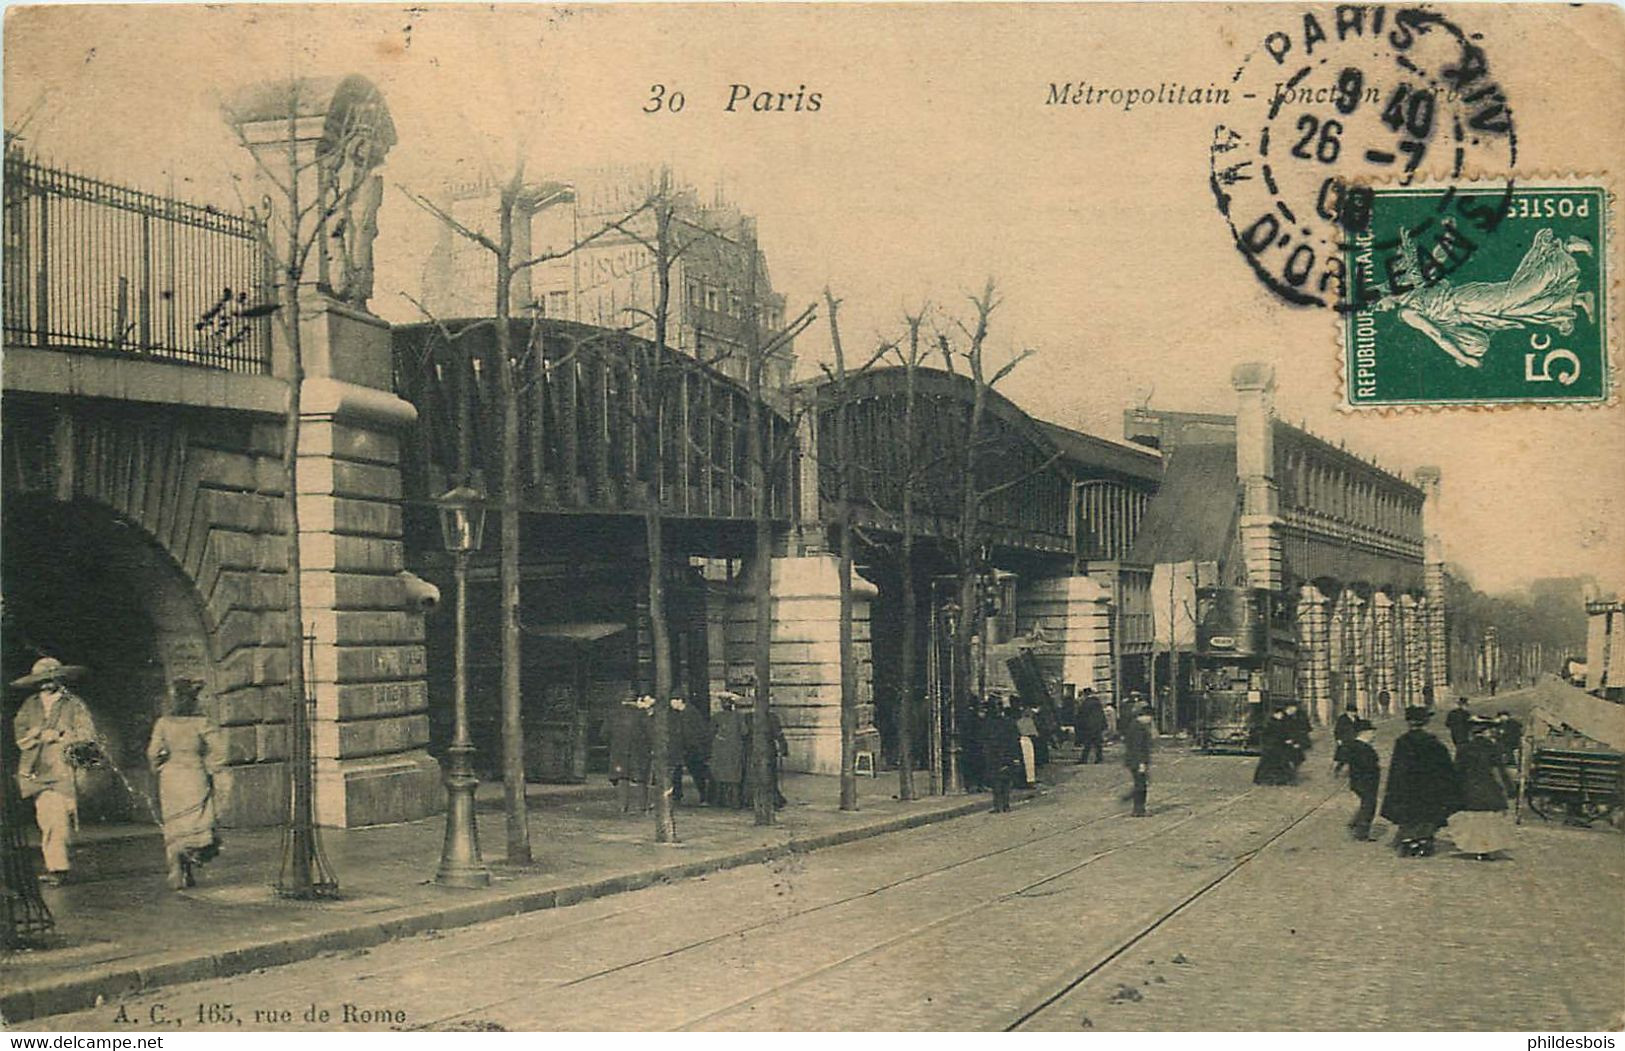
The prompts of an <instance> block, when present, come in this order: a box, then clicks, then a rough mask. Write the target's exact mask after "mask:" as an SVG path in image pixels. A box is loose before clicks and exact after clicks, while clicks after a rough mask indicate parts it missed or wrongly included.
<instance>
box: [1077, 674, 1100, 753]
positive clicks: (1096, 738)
mask: <svg viewBox="0 0 1625 1051" xmlns="http://www.w3.org/2000/svg"><path fill="white" fill-rule="evenodd" d="M1076 726H1077V734H1078V747H1079V752H1078V762H1079V763H1087V762H1089V756H1090V755H1091V754H1092V755H1093V756H1094V757H1095V759H1094V761H1095V762H1097V763H1099V762H1101V761H1102V760H1103V759H1104V756H1103V755H1102V751H1101V749H1102V746H1103V745H1104V743H1105V738H1106V708H1105V706H1104V705H1102V704H1101V703H1100V698H1099V697H1096V696H1095V691H1094V690H1089V689H1086V690H1084V691H1083V700H1082V701H1080V702H1078V717H1077V723H1076Z"/></svg>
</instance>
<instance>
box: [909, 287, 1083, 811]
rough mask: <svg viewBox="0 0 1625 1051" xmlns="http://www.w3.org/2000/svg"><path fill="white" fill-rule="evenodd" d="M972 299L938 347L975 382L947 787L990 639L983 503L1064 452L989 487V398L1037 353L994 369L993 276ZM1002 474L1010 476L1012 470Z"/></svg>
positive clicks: (954, 778) (956, 543) (962, 502)
mask: <svg viewBox="0 0 1625 1051" xmlns="http://www.w3.org/2000/svg"><path fill="white" fill-rule="evenodd" d="M968 298H969V301H970V304H971V308H972V311H973V315H974V316H973V318H972V319H971V321H970V322H969V323H967V322H965V321H963V320H959V319H955V320H954V322H953V326H954V328H956V329H957V330H958V334H957V335H949V334H948V333H946V332H941V331H939V332H938V333H937V347H938V350H939V351H940V353H941V355H942V361H943V366H944V368H946V369H947V371H949V372H951V373H956V374H957V370H958V368H959V367H963V368H964V370H965V374H966V375H967V377H968V378H969V379H970V382H971V403H970V405H969V406H968V407H967V408H966V410H965V422H964V431H963V458H962V460H961V466H960V470H959V472H958V474H959V486H960V491H959V516H958V522H957V524H956V527H955V529H954V534H953V547H954V555H955V558H954V561H955V565H956V574H957V577H958V585H959V607H960V610H961V614H960V617H959V622H958V624H957V625H956V626H955V631H954V639H953V650H954V660H953V664H954V666H955V671H956V672H957V674H956V675H955V680H956V681H955V682H954V684H953V685H952V687H951V696H950V704H949V709H948V719H949V723H948V737H949V740H950V748H949V751H948V755H947V762H946V764H945V773H944V780H945V782H946V784H945V785H944V788H945V789H951V788H952V787H953V786H954V785H956V784H957V783H958V778H959V771H958V757H957V754H956V753H957V750H958V724H959V715H960V713H962V712H964V711H965V710H966V708H967V705H968V703H969V694H970V692H971V691H970V683H969V680H970V675H969V670H970V669H971V668H972V667H976V666H978V665H976V664H975V663H974V662H973V660H972V656H971V640H972V638H973V637H975V636H977V634H978V633H980V637H981V638H982V639H983V640H984V644H985V640H986V638H987V630H988V625H987V610H986V605H985V601H984V600H985V596H983V595H982V594H981V589H980V577H981V575H982V572H981V571H982V569H983V565H984V563H985V562H986V561H987V559H988V557H989V553H988V552H987V551H986V550H985V540H984V537H985V529H984V527H983V508H984V505H986V503H987V502H988V501H989V500H991V499H992V498H993V497H995V496H997V495H999V494H1000V493H1003V492H1005V491H1007V490H1009V489H1012V488H1014V487H1015V486H1017V485H1020V484H1021V483H1022V482H1024V481H1026V480H1027V479H1028V478H1031V477H1032V476H1033V475H1034V474H1036V473H1038V472H1040V471H1044V470H1047V469H1049V467H1050V466H1051V465H1052V464H1053V463H1054V462H1055V461H1056V460H1057V459H1058V458H1059V454H1056V455H1055V456H1052V457H1050V458H1049V459H1048V460H1046V461H1045V462H1044V463H1043V464H1042V465H1040V466H1039V467H1038V468H1036V469H1034V470H1030V471H1024V472H1022V473H1021V474H1019V475H1017V476H1015V477H1006V479H1005V480H1004V481H1001V482H997V483H994V484H992V485H987V486H984V484H983V480H984V476H986V475H988V474H990V473H991V472H989V471H987V470H986V469H985V468H986V465H987V463H988V462H989V461H988V454H989V453H990V452H993V451H996V448H997V446H998V445H1000V444H1001V442H1002V439H1001V438H1000V437H998V436H997V435H992V434H988V433H986V426H985V422H986V417H987V412H988V402H989V399H990V397H991V395H992V394H993V392H994V388H995V387H997V386H998V384H999V383H1000V382H1001V381H1003V380H1004V378H1005V377H1007V376H1009V375H1010V373H1011V372H1013V371H1014V370H1015V368H1016V366H1018V365H1020V364H1021V363H1022V362H1023V361H1025V360H1026V359H1027V358H1028V357H1030V356H1031V355H1032V353H1033V352H1032V351H1031V350H1023V351H1022V352H1020V353H1019V354H1017V355H1015V356H1014V357H1012V358H1010V359H1009V360H1008V361H1006V362H1004V364H1002V365H999V366H998V367H996V368H993V367H991V366H990V363H989V362H988V360H987V337H988V331H989V326H990V324H991V321H992V318H993V314H994V312H995V311H997V310H998V308H999V306H1000V303H1001V302H1002V301H1001V300H1000V298H999V294H998V286H997V284H996V283H995V282H994V280H993V279H992V278H991V277H990V278H988V279H987V282H986V283H985V284H984V285H983V287H982V291H981V292H980V293H979V294H977V295H973V296H970V297H968ZM956 361H957V362H958V366H956ZM1000 473H1001V474H1006V475H1008V472H1000Z"/></svg>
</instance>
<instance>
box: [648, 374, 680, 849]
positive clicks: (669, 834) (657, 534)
mask: <svg viewBox="0 0 1625 1051" xmlns="http://www.w3.org/2000/svg"><path fill="white" fill-rule="evenodd" d="M658 352H659V344H658V343H657V344H656V353H658ZM645 486H646V488H645V492H646V493H647V494H648V496H647V499H648V502H647V504H646V505H645V510H644V513H643V535H644V541H645V544H646V545H647V547H648V548H649V634H650V639H649V642H650V648H651V649H652V650H653V652H654V672H655V681H654V695H655V707H654V716H653V718H654V724H653V726H652V728H651V729H652V730H653V739H652V741H651V745H650V749H649V750H650V752H651V753H652V757H651V759H650V764H649V766H650V775H649V776H650V778H651V779H652V780H653V781H654V790H655V796H654V805H655V809H654V813H655V842H656V843H676V842H677V818H676V815H674V814H673V813H672V806H671V767H672V764H671V635H670V632H669V629H668V627H667V624H666V557H665V555H666V539H665V528H664V526H665V523H664V522H663V521H662V519H661V515H660V511H659V506H660V504H659V485H658V483H656V484H649V483H645ZM650 490H653V492H650Z"/></svg>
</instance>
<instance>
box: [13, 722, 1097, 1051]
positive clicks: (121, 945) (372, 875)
mask: <svg viewBox="0 0 1625 1051" xmlns="http://www.w3.org/2000/svg"><path fill="white" fill-rule="evenodd" d="M1074 754H1075V753H1074ZM1057 758H1058V759H1059V760H1060V761H1059V762H1058V763H1056V764H1054V765H1053V766H1051V767H1050V768H1048V769H1047V770H1046V771H1045V772H1046V774H1047V775H1048V776H1049V778H1050V779H1051V781H1050V783H1055V782H1065V781H1067V780H1070V779H1071V778H1072V777H1073V776H1075V774H1076V772H1077V771H1078V770H1079V769H1080V768H1079V767H1077V766H1075V765H1074V764H1073V763H1072V762H1070V761H1069V758H1068V752H1067V750H1062V752H1061V753H1060V755H1059V756H1058V757H1057ZM915 786H916V790H917V791H922V792H923V790H924V789H925V787H926V778H925V775H924V774H916V780H915ZM481 787H482V789H483V791H481V793H480V800H479V808H478V809H479V824H480V831H481V837H480V842H481V846H482V847H483V850H484V854H485V860H486V862H487V863H488V864H490V866H491V868H492V875H493V878H492V883H491V886H490V887H488V888H484V889H480V890H455V889H449V888H443V887H439V886H437V885H435V884H434V882H433V878H434V873H435V868H436V866H437V864H438V862H439V858H440V846H441V840H442V837H443V835H444V830H445V824H444V819H443V818H441V817H434V818H427V819H424V820H422V821H414V822H409V823H406V824H400V825H390V826H383V827H378V828H368V829H351V830H335V829H323V830H322V843H323V846H324V848H325V852H326V855H327V858H328V859H329V861H330V863H331V865H332V868H333V871H334V872H335V874H336V876H337V879H338V881H339V886H340V890H341V894H342V897H341V898H340V899H339V900H337V901H329V902H320V903H312V902H291V901H283V900H281V899H279V898H277V897H276V896H275V894H274V892H273V891H272V889H271V885H272V884H273V883H274V882H275V880H276V877H277V871H278V867H279V861H280V856H281V833H280V832H279V831H278V830H275V829H255V830H228V831H227V832H226V843H225V849H224V851H223V852H222V854H221V856H220V858H219V859H218V860H217V861H215V862H214V863H213V864H211V865H209V866H207V867H206V868H205V869H204V870H203V872H202V875H201V877H200V880H199V885H198V887H196V888H195V889H193V890H188V891H184V892H179V893H177V892H175V891H171V890H170V889H168V887H167V886H165V883H164V871H163V869H164V865H163V847H162V840H161V837H160V836H159V835H158V831H157V829H156V828H154V827H152V826H122V827H119V828H112V829H101V830H96V832H95V834H93V835H87V836H86V837H84V838H83V840H82V841H81V844H80V846H78V847H76V849H75V880H74V882H73V883H71V884H69V885H68V886H65V887H61V888H46V889H45V896H46V901H47V903H48V904H49V905H50V907H51V911H52V913H53V914H54V915H55V917H56V922H57V926H56V930H55V931H54V932H53V934H52V936H51V939H50V942H49V944H48V945H47V946H45V947H44V948H41V949H33V950H25V951H22V952H16V953H10V954H6V955H4V956H3V957H0V1022H3V1021H5V1020H11V1021H23V1020H26V1019H30V1018H37V1017H41V1016H45V1015H53V1014H59V1013H62V1012H66V1011H72V1010H78V1009H82V1008H86V1007H90V1006H94V1005H95V1004H96V1003H97V1002H98V1001H99V1000H108V1001H110V1000H113V999H115V998H118V997H120V996H124V995H128V994H131V993H134V992H136V991H139V990H144V989H151V988H155V987H158V986H164V985H173V984H176V983H180V982H189V981H198V980H201V979H206V978H215V977H226V976H229V975H233V974H241V973H244V972H246V971H251V970H256V969H259V968H263V967H273V966H277V965H280V964H285V963H291V962H294V961H296V960H303V959H309V958H311V957H314V956H318V955H321V954H324V953H334V952H341V951H354V950H358V949H364V948H367V947H368V946H372V945H377V944H380V943H382V942H384V941H387V940H390V939H392V938H399V937H403V936H406V935H412V934H418V933H422V932H424V931H428V930H434V929H444V928H448V927H460V926H466V925H469V924H474V923H480V922H483V921H485V920H490V919H495V918H497V917H501V916H508V915H513V914H516V913H521V912H528V911H532V910H536V909H549V908H554V907H558V906H564V905H570V904H574V903H576V902H579V901H584V900H586V899H589V898H596V897H602V896H605V895H609V894H617V893H620V892H623V891H629V890H636V889H638V888H641V887H646V886H649V885H650V884H652V883H656V882H661V881H669V880H677V879H685V878H689V877H694V876H700V875H703V874H705V873H708V872H714V871H717V870H719V869H725V868H733V867H736V866H740V865H751V864H758V863H761V862H764V861H768V860H771V859H773V858H775V857H780V856H783V855H786V854H791V853H798V852H805V851H811V850H817V849H820V848H822V847H828V846H834V845H836V844H839V843H846V842H850V841H852V840H857V839H863V838H866V837H869V836H878V835H883V834H885V833H888V832H895V831H899V830H902V829H906V828H913V827H917V826H919V825H925V824H930V823H932V822H937V821H945V820H948V819H951V818H955V817H960V816H962V815H965V814H970V813H975V812H977V811H980V810H983V809H986V808H987V807H988V806H989V803H990V799H989V797H988V796H987V795H986V794H981V795H972V796H966V795H952V796H939V797H928V798H922V799H919V800H915V801H913V802H910V803H902V802H900V801H898V800H897V799H896V798H894V793H895V792H896V791H897V780H896V775H895V774H890V773H883V774H882V775H880V776H879V777H877V778H873V779H870V778H860V779H859V783H858V793H859V802H860V805H861V806H862V809H861V810H859V811H856V812H851V813H846V812H842V811H841V810H839V809H838V802H839V781H838V779H837V778H834V777H823V776H814V775H808V774H791V775H787V776H786V777H785V778H784V793H785V795H786V796H788V797H789V798H790V800H791V803H790V805H789V806H787V807H786V808H785V809H783V810H781V811H779V821H778V824H777V825H774V826H772V827H768V828H758V827H757V826H755V825H754V824H753V823H752V817H751V812H750V811H748V810H747V811H739V810H722V809H718V808H712V807H696V806H693V805H682V806H679V807H678V814H677V828H678V834H679V836H680V838H681V840H682V842H681V843H680V844H678V845H675V846H672V845H662V844H656V843H654V842H653V841H652V840H653V818H652V816H650V815H646V814H639V813H634V814H625V815H623V814H621V813H620V812H619V810H618V809H617V807H616V804H615V801H614V792H613V789H612V788H610V786H608V785H607V784H603V783H598V784H589V785H580V786H535V785H533V786H531V788H530V790H529V792H528V793H527V797H528V798H529V800H530V826H531V849H532V854H533V856H534V858H535V859H536V860H535V862H534V863H533V864H531V865H528V866H522V867H515V866H507V865H505V864H504V860H503V854H504V850H505V842H504V827H503V821H502V814H501V810H500V806H501V804H500V795H501V786H500V785H489V786H481ZM690 791H692V787H691V788H690ZM1031 794H1032V793H1022V794H1021V795H1028V796H1030V795H1031ZM1018 798H1020V796H1019V795H1018ZM690 804H692V796H691V797H690ZM90 831H91V830H87V832H90Z"/></svg>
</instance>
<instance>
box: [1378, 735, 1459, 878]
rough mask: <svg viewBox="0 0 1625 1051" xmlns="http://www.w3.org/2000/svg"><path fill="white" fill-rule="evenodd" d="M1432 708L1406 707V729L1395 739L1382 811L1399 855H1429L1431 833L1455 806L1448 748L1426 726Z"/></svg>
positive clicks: (1430, 851)
mask: <svg viewBox="0 0 1625 1051" xmlns="http://www.w3.org/2000/svg"><path fill="white" fill-rule="evenodd" d="M1431 718H1433V712H1432V710H1431V709H1428V708H1423V707H1421V706H1414V707H1410V708H1406V709H1405V722H1406V724H1407V725H1408V727H1409V728H1408V729H1407V730H1406V731H1405V733H1404V734H1402V735H1400V738H1399V740H1397V741H1395V742H1394V755H1393V758H1392V759H1391V760H1389V764H1388V791H1387V793H1386V794H1385V795H1384V796H1383V798H1382V816H1383V817H1385V818H1387V819H1388V820H1389V821H1392V822H1393V823H1394V826H1395V828H1396V829H1397V831H1396V832H1395V833H1394V847H1395V849H1396V850H1397V851H1398V852H1399V856H1400V857H1424V858H1425V857H1431V856H1432V855H1433V837H1434V836H1435V835H1436V834H1437V833H1438V831H1439V826H1440V825H1443V824H1444V823H1445V822H1446V821H1448V820H1449V818H1450V815H1451V814H1452V813H1453V812H1455V810H1456V796H1457V788H1456V767H1455V764H1454V763H1453V762H1451V759H1450V750H1449V749H1447V748H1446V747H1445V746H1444V744H1443V743H1441V742H1440V741H1439V739H1438V738H1436V737H1434V736H1433V735H1432V734H1430V733H1428V732H1427V729H1426V727H1427V723H1428V720H1429V719H1431Z"/></svg>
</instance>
